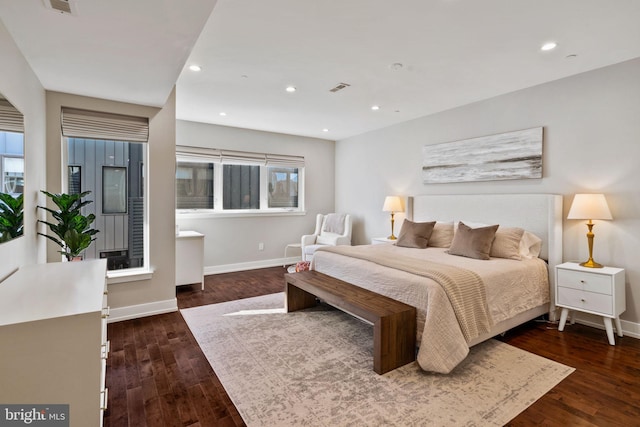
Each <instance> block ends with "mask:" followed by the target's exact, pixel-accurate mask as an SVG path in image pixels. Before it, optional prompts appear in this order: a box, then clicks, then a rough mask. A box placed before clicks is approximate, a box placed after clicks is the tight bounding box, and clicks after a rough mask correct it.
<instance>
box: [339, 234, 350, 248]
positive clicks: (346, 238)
mask: <svg viewBox="0 0 640 427" xmlns="http://www.w3.org/2000/svg"><path fill="white" fill-rule="evenodd" d="M338 245H349V246H351V236H340V237H338V238H337V239H336V246H338Z"/></svg>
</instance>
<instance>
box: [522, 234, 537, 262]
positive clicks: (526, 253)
mask: <svg viewBox="0 0 640 427" xmlns="http://www.w3.org/2000/svg"><path fill="white" fill-rule="evenodd" d="M541 249H542V239H541V238H539V237H538V236H536V235H535V234H533V233H530V232H529V231H526V230H525V232H524V233H523V234H522V239H520V257H521V258H524V259H532V258H538V257H539V256H540V250H541Z"/></svg>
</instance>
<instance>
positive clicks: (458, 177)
mask: <svg viewBox="0 0 640 427" xmlns="http://www.w3.org/2000/svg"><path fill="white" fill-rule="evenodd" d="M542 135H543V128H542V127H537V128H532V129H525V130H518V131H514V132H506V133H501V134H498V135H489V136H481V137H477V138H471V139H463V140H460V141H453V142H444V143H440V144H433V145H425V146H424V147H423V148H422V159H423V161H422V178H423V182H424V183H425V184H439V183H449V182H474V181H497V180H505V179H531V178H542Z"/></svg>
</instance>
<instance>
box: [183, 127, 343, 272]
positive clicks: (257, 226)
mask: <svg viewBox="0 0 640 427" xmlns="http://www.w3.org/2000/svg"><path fill="white" fill-rule="evenodd" d="M176 143H177V144H178V145H189V146H195V147H210V148H220V149H228V150H240V151H253V152H261V153H270V154H286V155H298V156H304V158H305V163H306V166H305V200H306V204H305V207H306V214H305V215H293V216H253V217H235V218H221V217H217V218H214V217H200V218H193V217H191V218H190V217H188V216H183V215H179V216H178V218H177V223H178V224H179V226H180V229H181V230H195V231H198V232H200V233H203V234H204V235H205V259H204V265H205V271H206V272H207V273H216V272H223V271H233V270H240V269H245V268H256V267H264V266H272V265H277V264H278V263H282V262H283V260H282V258H283V256H284V248H285V246H286V245H287V244H288V243H294V242H298V243H299V242H300V236H301V235H302V234H308V233H312V232H313V229H314V225H315V216H316V214H318V213H327V212H333V210H334V188H335V187H334V175H335V174H334V152H335V143H334V142H333V141H327V140H322V139H314V138H306V137H301V136H292V135H284V134H277V133H270V132H261V131H254V130H249V129H239V128H232V127H226V126H217V125H211V124H205V123H195V122H188V121H182V120H178V123H177V129H176ZM260 242H262V243H264V250H263V251H259V250H258V243H260ZM298 254H299V251H298ZM289 255H291V256H293V255H295V253H294V252H293V251H292V252H290V253H289Z"/></svg>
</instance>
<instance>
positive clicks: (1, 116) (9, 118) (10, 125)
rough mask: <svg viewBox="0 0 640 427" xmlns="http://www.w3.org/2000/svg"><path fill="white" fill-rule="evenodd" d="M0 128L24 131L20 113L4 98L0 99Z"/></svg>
mask: <svg viewBox="0 0 640 427" xmlns="http://www.w3.org/2000/svg"><path fill="white" fill-rule="evenodd" d="M0 130H3V131H6V132H20V133H24V120H23V119H22V113H21V112H20V111H18V110H17V109H16V107H14V106H13V105H11V103H10V102H9V101H7V100H6V99H0Z"/></svg>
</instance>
